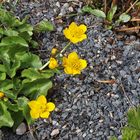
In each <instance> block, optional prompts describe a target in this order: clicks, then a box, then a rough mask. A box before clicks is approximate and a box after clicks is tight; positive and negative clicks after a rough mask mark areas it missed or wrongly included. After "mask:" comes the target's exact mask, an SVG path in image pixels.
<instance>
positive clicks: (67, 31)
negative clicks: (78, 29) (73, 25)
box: [63, 28, 72, 39]
mask: <svg viewBox="0 0 140 140" xmlns="http://www.w3.org/2000/svg"><path fill="white" fill-rule="evenodd" d="M63 34H64V35H65V37H66V38H67V39H70V38H71V37H72V36H71V32H70V30H69V29H68V28H66V29H64V31H63Z"/></svg>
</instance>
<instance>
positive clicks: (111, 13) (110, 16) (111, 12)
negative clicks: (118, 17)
mask: <svg viewBox="0 0 140 140" xmlns="http://www.w3.org/2000/svg"><path fill="white" fill-rule="evenodd" d="M116 11H117V5H113V4H112V5H111V9H110V10H109V11H108V13H107V20H108V21H110V22H111V21H112V19H113V17H114V15H115V13H116Z"/></svg>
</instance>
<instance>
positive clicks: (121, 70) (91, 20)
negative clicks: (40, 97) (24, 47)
mask: <svg viewBox="0 0 140 140" xmlns="http://www.w3.org/2000/svg"><path fill="white" fill-rule="evenodd" d="M78 4H79V6H78ZM81 6H82V2H79V1H78V0H75V1H73V2H71V1H70V2H69V1H65V2H64V1H61V0H60V1H59V2H58V1H57V0H48V2H40V3H39V2H30V3H27V2H23V3H21V4H20V5H18V6H17V7H16V11H18V12H16V11H15V12H16V14H17V15H18V16H20V17H24V16H25V15H27V14H30V20H29V21H30V22H31V23H32V24H35V23H37V22H38V21H40V20H41V19H44V18H47V19H49V20H51V21H52V22H53V24H54V25H55V28H56V31H54V32H51V33H44V34H42V35H40V36H39V38H40V42H42V47H41V48H40V50H39V55H40V56H41V58H42V59H43V61H44V62H46V61H47V60H48V59H49V53H50V51H51V49H52V48H53V47H57V48H59V49H61V48H63V47H64V46H65V45H66V41H67V40H66V39H65V37H64V35H63V33H62V32H63V29H64V28H65V27H66V26H68V25H69V24H70V23H71V22H72V21H75V22H77V23H78V24H80V23H84V24H86V25H87V27H88V31H87V35H88V39H87V40H85V41H83V42H81V43H78V44H76V45H71V48H69V49H68V50H67V53H70V52H72V51H76V52H77V53H78V54H79V55H80V56H81V57H82V58H84V59H86V60H87V62H88V67H87V68H86V69H85V70H84V71H83V72H82V74H81V75H78V76H70V75H66V74H64V73H62V74H61V75H56V77H55V80H54V87H53V89H52V91H51V95H49V96H48V98H49V99H50V100H51V101H53V102H54V103H55V104H56V107H57V109H56V110H55V111H54V112H53V113H52V114H51V118H50V119H48V120H42V119H39V120H38V121H37V122H36V123H35V124H34V125H33V126H32V127H35V128H36V130H35V132H34V133H35V137H37V138H38V139H39V140H68V139H69V140H107V139H109V138H110V136H117V137H118V139H121V128H122V127H123V126H124V125H125V124H126V121H127V119H126V113H127V110H128V109H129V108H130V107H132V106H134V105H138V104H139V103H140V100H139V99H140V73H139V72H140V53H139V51H140V39H139V38H137V37H136V36H134V35H125V34H120V33H115V32H113V31H111V30H107V29H105V28H104V26H103V21H102V19H99V18H96V17H94V16H92V15H80V14H79V15H77V16H74V17H71V18H70V17H64V18H62V19H59V20H56V17H57V16H58V15H59V16H60V15H62V16H63V15H64V16H65V15H66V14H69V12H70V10H72V8H73V10H74V11H75V12H77V11H79V9H80V7H81ZM70 7H72V8H70ZM34 13H36V14H34ZM105 80H115V81H116V82H115V83H114V84H105V83H102V82H99V81H105ZM8 130H9V129H8ZM2 133H3V134H2V135H4V136H3V140H12V139H13V140H18V139H20V140H21V139H27V138H28V139H31V137H29V136H30V135H23V136H20V137H19V136H16V135H14V134H12V132H8V131H4V130H3V131H2ZM0 135H1V134H0ZM8 136H10V137H8ZM25 137H26V138H25ZM9 138H10V139H9Z"/></svg>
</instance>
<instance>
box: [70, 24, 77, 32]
mask: <svg viewBox="0 0 140 140" xmlns="http://www.w3.org/2000/svg"><path fill="white" fill-rule="evenodd" d="M77 28H78V26H77V24H76V23H75V22H72V23H71V24H70V25H69V30H70V31H75V30H76V29H77Z"/></svg>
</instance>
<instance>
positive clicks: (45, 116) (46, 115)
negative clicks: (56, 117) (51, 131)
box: [40, 111, 50, 119]
mask: <svg viewBox="0 0 140 140" xmlns="http://www.w3.org/2000/svg"><path fill="white" fill-rule="evenodd" d="M49 115H50V113H49V112H48V111H46V112H43V113H41V114H40V117H41V118H46V119H47V118H49Z"/></svg>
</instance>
